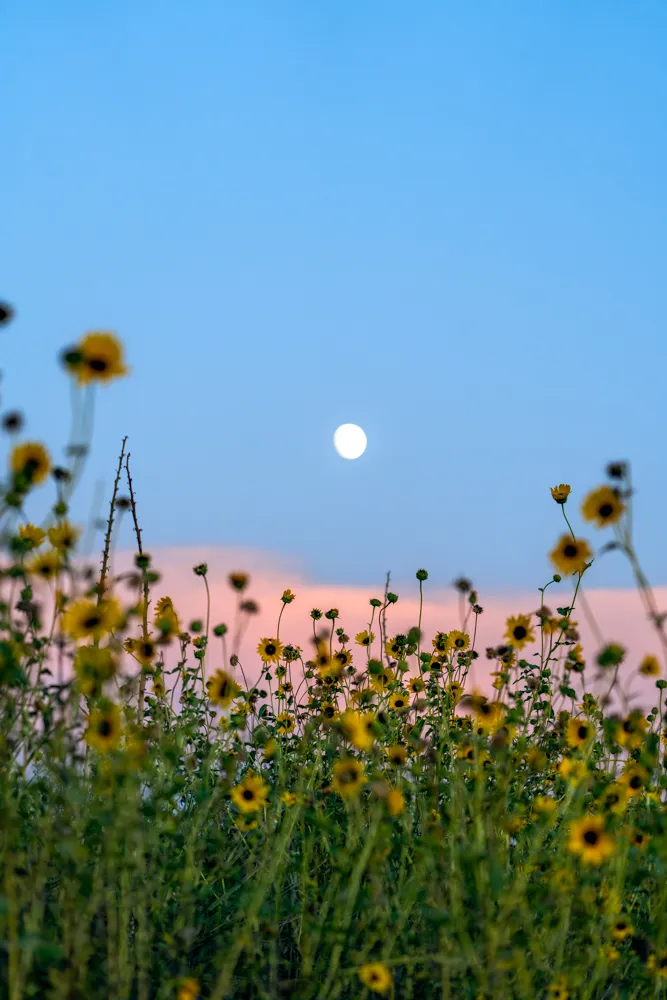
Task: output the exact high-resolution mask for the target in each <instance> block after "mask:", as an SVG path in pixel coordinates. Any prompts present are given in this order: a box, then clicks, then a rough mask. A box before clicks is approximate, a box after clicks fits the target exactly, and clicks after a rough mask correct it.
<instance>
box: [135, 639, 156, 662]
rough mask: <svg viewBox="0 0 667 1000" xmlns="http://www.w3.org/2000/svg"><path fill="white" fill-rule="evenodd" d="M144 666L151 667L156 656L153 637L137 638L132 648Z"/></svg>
mask: <svg viewBox="0 0 667 1000" xmlns="http://www.w3.org/2000/svg"><path fill="white" fill-rule="evenodd" d="M131 652H133V653H134V654H135V656H136V658H137V659H138V660H139V663H141V665H142V666H143V667H149V666H150V665H151V663H152V661H153V659H154V657H155V652H156V650H155V643H154V642H153V640H152V639H150V638H146V639H136V640H135V642H134V648H133V649H132V650H131Z"/></svg>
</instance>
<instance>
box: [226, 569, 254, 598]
mask: <svg viewBox="0 0 667 1000" xmlns="http://www.w3.org/2000/svg"><path fill="white" fill-rule="evenodd" d="M227 580H228V581H229V586H230V587H231V588H232V590H238V592H239V593H242V592H243V591H244V590H245V589H246V587H247V586H248V583H249V581H250V577H249V576H248V574H247V573H240V572H239V573H230V574H229V576H228V577H227Z"/></svg>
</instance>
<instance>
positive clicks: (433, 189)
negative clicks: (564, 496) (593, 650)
mask: <svg viewBox="0 0 667 1000" xmlns="http://www.w3.org/2000/svg"><path fill="white" fill-rule="evenodd" d="M0 30H1V33H2V38H3V59H2V66H1V67H0V100H1V104H2V119H3V128H4V137H5V141H4V143H3V156H2V159H1V160H0V191H1V192H2V225H1V232H2V239H1V240H0V278H1V283H2V286H1V288H0V296H1V297H3V298H5V299H7V300H8V301H10V302H11V303H12V304H13V305H14V306H15V308H16V310H17V316H16V320H15V321H14V323H13V324H12V325H11V327H8V328H7V329H6V330H4V331H3V332H2V334H1V340H2V344H1V347H2V362H1V363H0V365H1V367H2V369H3V380H2V383H1V384H0V395H1V402H2V407H3V408H5V407H6V408H10V407H11V408H13V407H19V408H21V409H23V410H24V411H25V413H26V417H27V426H26V431H25V436H27V437H28V438H39V439H40V440H43V441H45V443H46V444H47V445H48V447H49V448H50V450H51V452H52V454H53V455H54V457H56V458H57V459H58V460H62V457H63V451H62V449H63V446H64V445H65V443H66V441H67V434H68V432H69V423H70V386H69V383H68V379H67V376H66V375H65V373H64V372H63V371H62V370H60V369H59V367H58V360H57V359H58V355H59V352H60V350H61V348H63V347H65V346H66V345H68V344H70V343H71V342H72V341H75V340H76V339H78V338H79V337H80V336H81V335H82V334H83V333H85V332H86V331H88V330H93V329H98V330H113V331H116V332H117V333H118V335H119V336H120V337H121V338H122V339H123V341H124V344H125V349H126V357H127V361H128V363H129V365H130V366H131V369H132V375H131V377H130V378H128V379H126V380H123V381H121V382H118V383H114V384H113V385H111V386H109V387H108V388H106V389H103V390H101V391H99V392H98V393H97V397H96V402H95V406H96V415H95V427H94V432H93V450H92V454H91V456H90V459H89V462H88V465H87V467H86V471H85V474H84V476H83V478H82V480H81V482H80V484H79V486H78V488H77V492H76V495H75V499H74V502H73V515H74V516H75V517H76V518H78V519H79V520H81V519H85V518H87V517H88V516H89V514H90V512H91V510H93V509H94V508H95V505H97V509H96V512H97V513H98V514H102V513H104V507H103V506H102V501H101V499H100V497H102V496H104V497H105V498H106V499H105V500H104V505H107V504H108V496H109V493H110V489H111V484H112V478H113V473H114V469H115V465H116V462H117V456H118V453H119V451H120V443H121V440H122V438H123V436H124V435H128V448H129V450H130V452H131V456H132V457H131V463H132V468H133V478H134V485H135V488H136V491H137V502H138V506H139V515H140V518H141V522H142V526H143V531H144V542H145V545H146V546H147V547H148V548H149V549H150V550H151V551H156V552H157V551H160V550H164V551H166V550H167V549H169V548H172V547H182V548H183V550H185V551H189V550H197V551H198V552H201V551H206V547H207V546H210V547H212V548H214V549H216V550H217V549H220V548H222V549H224V548H225V547H227V548H230V547H231V548H235V549H236V550H241V551H244V552H248V553H255V554H256V555H257V558H260V560H261V559H264V560H268V561H269V563H270V562H271V560H273V562H274V563H275V564H279V565H285V564H286V561H288V562H290V561H291V562H290V565H295V566H298V567H299V574H300V575H301V578H302V579H304V580H307V581H309V583H310V584H311V585H312V586H313V587H317V586H320V587H325V586H326V587H328V586H331V587H335V586H338V587H342V586H350V587H358V588H361V589H363V588H366V589H367V590H368V593H369V596H370V594H371V593H374V592H376V591H378V590H380V591H381V589H382V584H383V582H384V578H385V574H386V572H387V571H388V570H391V572H392V580H394V581H395V582H396V586H397V588H398V586H399V585H400V584H401V583H402V582H403V581H410V580H412V581H413V582H414V573H415V571H416V569H417V568H420V567H425V568H426V569H427V570H428V571H429V574H430V578H431V580H432V582H433V585H434V586H435V587H447V586H448V585H449V584H450V582H451V581H452V580H453V579H454V578H455V577H457V576H459V575H461V574H465V575H466V576H468V577H470V578H472V579H473V581H474V582H475V584H476V586H477V587H478V589H479V592H480V598H482V597H483V596H484V595H485V594H487V593H494V594H506V593H509V592H516V593H519V592H521V593H531V594H535V605H536V606H537V604H538V603H539V601H538V599H537V591H536V588H537V587H538V586H540V585H543V584H544V583H545V582H546V581H547V580H548V579H549V578H550V576H551V573H552V567H551V566H550V564H549V561H548V556H547V553H548V552H549V550H550V549H551V548H552V547H553V545H554V544H555V542H556V540H557V538H558V536H559V535H560V534H561V532H562V529H563V522H562V517H561V511H560V509H559V508H558V507H557V506H556V505H555V504H554V503H553V501H552V499H551V496H550V494H549V487H550V486H553V485H555V484H557V483H561V482H566V483H570V484H571V485H572V490H573V492H572V498H571V501H570V504H569V506H568V508H567V509H568V512H569V513H570V515H571V518H572V520H573V526H574V527H575V530H577V531H578V532H579V533H581V534H583V535H584V537H588V538H589V539H590V540H591V543H592V544H593V545H599V544H600V543H601V542H603V541H606V540H607V537H606V535H604V534H603V535H600V534H599V533H597V532H595V530H594V529H592V528H591V527H590V526H585V527H584V526H583V523H582V521H581V518H580V517H579V513H578V507H579V503H580V502H581V499H582V497H583V496H584V495H585V493H586V492H587V491H588V490H590V489H591V488H593V487H595V486H597V485H598V484H599V483H600V482H601V481H603V479H604V476H603V471H604V467H605V465H606V463H607V462H608V461H609V460H615V459H626V460H629V461H630V462H631V467H632V472H633V480H634V482H635V484H636V487H637V495H636V498H635V506H636V513H635V536H636V542H637V546H638V549H639V552H640V557H641V561H642V564H643V566H644V569H645V571H646V572H647V574H648V576H649V578H650V579H651V580H652V582H653V583H655V584H656V585H661V584H667V558H666V557H667V544H666V542H665V533H664V516H665V514H664V497H665V494H666V492H667V470H666V465H665V462H664V461H663V457H662V456H663V453H664V436H663V431H664V426H663V423H662V421H661V410H659V400H660V399H661V397H662V395H663V379H664V366H665V361H666V360H667V349H666V347H665V344H666V340H665V335H664V331H665V323H666V320H667V285H666V284H665V281H664V275H665V265H666V264H667V261H666V259H665V258H666V251H665V232H666V231H667V199H666V197H665V184H664V178H665V176H666V167H667V163H666V160H667V128H666V126H665V118H664V109H665V106H666V104H667V65H666V64H665V61H664V39H665V37H667V35H666V32H667V5H665V4H664V3H663V2H662V0H654V2H650V0H639V2H637V3H633V4H628V3H627V2H626V0H587V3H585V4H582V3H580V2H578V0H561V2H559V3H551V4H548V3H535V2H533V0H507V2H505V3H502V4H500V3H497V4H496V3H489V2H479V0H466V2H447V3H443V2H441V0H415V2H411V3H406V2H397V0H382V2H380V0H364V2H361V3H359V2H358V0H357V2H354V3H353V2H351V0H336V2H335V3H334V2H321V3H317V4H314V3H310V2H307V0H300V2H297V0H281V2H280V3H276V2H275V0H243V2H240V0H239V2H224V3H220V2H218V0H190V2H189V3H188V4H183V3H182V2H180V0H160V3H156V2H150V0H145V2H142V3H136V2H130V0H95V2H94V3H90V2H84V0H76V2H75V0H57V2H54V0H31V2H30V3H26V2H24V0H5V3H4V4H3V10H2V13H0ZM346 422H353V423H357V424H359V425H361V426H362V427H363V428H364V430H365V431H366V434H367V436H368V448H367V451H366V453H365V454H364V455H363V456H362V458H360V459H358V460H356V461H345V460H344V459H341V458H340V457H339V456H338V455H337V454H336V453H335V451H334V448H333V444H332V436H333V432H334V430H335V428H336V427H337V426H338V425H339V424H341V423H346ZM5 446H6V444H5ZM49 489H51V487H48V488H46V487H45V488H44V490H43V491H42V493H41V494H40V497H39V505H40V509H42V510H43V508H44V504H45V502H46V500H45V497H46V496H47V493H48V490H49ZM100 489H101V490H102V491H103V492H102V493H100V492H99V490H100ZM35 502H36V503H37V500H36V501H35ZM35 516H37V515H35ZM129 527H130V526H129V522H128V521H127V520H126V521H125V522H124V526H123V528H122V530H121V537H120V539H119V542H118V544H119V546H120V547H121V548H122V547H123V546H130V545H131V544H132V537H131V532H130V530H129ZM98 542H99V543H100V544H101V539H100V538H99V537H98ZM96 544H97V543H96ZM229 568H241V567H231V566H230V567H229ZM589 580H590V586H591V587H593V588H601V587H612V588H627V587H630V586H631V585H632V577H631V574H630V572H629V570H628V568H627V567H626V565H625V563H624V562H623V560H622V558H621V557H620V556H619V555H618V554H612V555H607V556H605V557H604V558H601V559H599V560H598V561H597V562H596V564H595V565H594V566H593V567H592V569H591V570H590V571H589ZM282 585H284V586H289V585H290V581H289V580H288V579H287V580H285V581H284V583H283V584H282ZM188 586H190V584H189V583H188ZM281 589H282V588H281Z"/></svg>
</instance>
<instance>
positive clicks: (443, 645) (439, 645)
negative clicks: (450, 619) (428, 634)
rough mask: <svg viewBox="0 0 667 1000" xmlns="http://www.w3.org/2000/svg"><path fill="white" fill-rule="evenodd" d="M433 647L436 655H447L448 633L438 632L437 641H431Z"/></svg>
mask: <svg viewBox="0 0 667 1000" xmlns="http://www.w3.org/2000/svg"><path fill="white" fill-rule="evenodd" d="M431 645H432V646H433V648H434V650H435V651H436V653H446V652H447V633H446V632H436V634H435V639H431Z"/></svg>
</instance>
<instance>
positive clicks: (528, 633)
mask: <svg viewBox="0 0 667 1000" xmlns="http://www.w3.org/2000/svg"><path fill="white" fill-rule="evenodd" d="M506 625H507V631H506V632H505V638H506V639H507V641H508V642H509V643H511V644H512V646H513V647H514V648H515V649H518V650H521V649H523V647H524V646H527V645H528V643H530V642H533V641H534V640H535V632H534V630H533V627H532V625H531V624H530V618H529V617H528V615H516V616H515V617H514V618H508V619H507V622H506Z"/></svg>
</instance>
